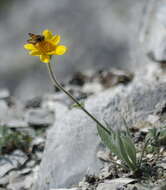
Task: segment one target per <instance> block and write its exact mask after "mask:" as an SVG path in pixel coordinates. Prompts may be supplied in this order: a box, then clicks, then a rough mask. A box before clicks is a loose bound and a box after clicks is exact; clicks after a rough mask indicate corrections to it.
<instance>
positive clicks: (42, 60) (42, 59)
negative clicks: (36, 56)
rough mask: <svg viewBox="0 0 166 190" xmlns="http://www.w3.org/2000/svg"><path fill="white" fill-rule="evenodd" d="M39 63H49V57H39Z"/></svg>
mask: <svg viewBox="0 0 166 190" xmlns="http://www.w3.org/2000/svg"><path fill="white" fill-rule="evenodd" d="M40 61H41V62H43V63H49V62H50V56H49V55H40Z"/></svg>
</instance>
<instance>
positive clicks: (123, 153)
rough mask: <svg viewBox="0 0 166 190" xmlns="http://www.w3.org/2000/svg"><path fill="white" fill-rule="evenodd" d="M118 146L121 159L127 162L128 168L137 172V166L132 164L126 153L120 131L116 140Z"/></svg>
mask: <svg viewBox="0 0 166 190" xmlns="http://www.w3.org/2000/svg"><path fill="white" fill-rule="evenodd" d="M116 144H117V147H118V152H119V153H120V158H121V159H122V160H123V161H125V163H126V164H127V166H128V167H129V168H130V169H132V170H135V166H134V165H133V164H132V162H131V161H130V160H129V158H128V154H127V152H126V149H125V146H124V144H123V141H122V138H121V135H120V131H119V130H118V131H117V139H116Z"/></svg>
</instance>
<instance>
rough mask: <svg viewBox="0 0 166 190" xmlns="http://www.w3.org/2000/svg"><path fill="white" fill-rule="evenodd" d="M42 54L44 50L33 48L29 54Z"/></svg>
mask: <svg viewBox="0 0 166 190" xmlns="http://www.w3.org/2000/svg"><path fill="white" fill-rule="evenodd" d="M41 54H42V52H41V51H38V50H32V51H31V52H29V55H34V56H39V55H41Z"/></svg>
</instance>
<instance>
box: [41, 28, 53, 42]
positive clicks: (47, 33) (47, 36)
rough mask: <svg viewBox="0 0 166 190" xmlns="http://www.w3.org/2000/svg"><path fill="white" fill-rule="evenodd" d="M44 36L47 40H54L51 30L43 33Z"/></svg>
mask: <svg viewBox="0 0 166 190" xmlns="http://www.w3.org/2000/svg"><path fill="white" fill-rule="evenodd" d="M42 34H43V36H44V37H45V40H50V39H51V38H52V36H53V35H52V32H51V31H49V30H44V31H43V32H42Z"/></svg>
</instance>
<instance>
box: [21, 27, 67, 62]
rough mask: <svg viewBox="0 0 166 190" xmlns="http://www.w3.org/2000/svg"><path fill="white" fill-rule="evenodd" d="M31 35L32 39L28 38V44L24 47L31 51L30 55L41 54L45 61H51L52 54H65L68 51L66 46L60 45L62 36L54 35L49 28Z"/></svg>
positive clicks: (42, 60)
mask: <svg viewBox="0 0 166 190" xmlns="http://www.w3.org/2000/svg"><path fill="white" fill-rule="evenodd" d="M29 35H30V37H31V39H29V40H28V42H29V43H28V44H25V45H24V48H25V49H27V50H29V51H30V52H29V54H30V55H33V56H39V57H40V60H41V62H43V63H49V62H50V59H51V56H52V55H63V54H64V53H65V52H66V51H67V47H66V46H63V45H58V44H59V42H60V36H59V35H55V36H53V34H52V32H51V31H49V30H44V31H43V32H42V35H35V34H32V33H29Z"/></svg>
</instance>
